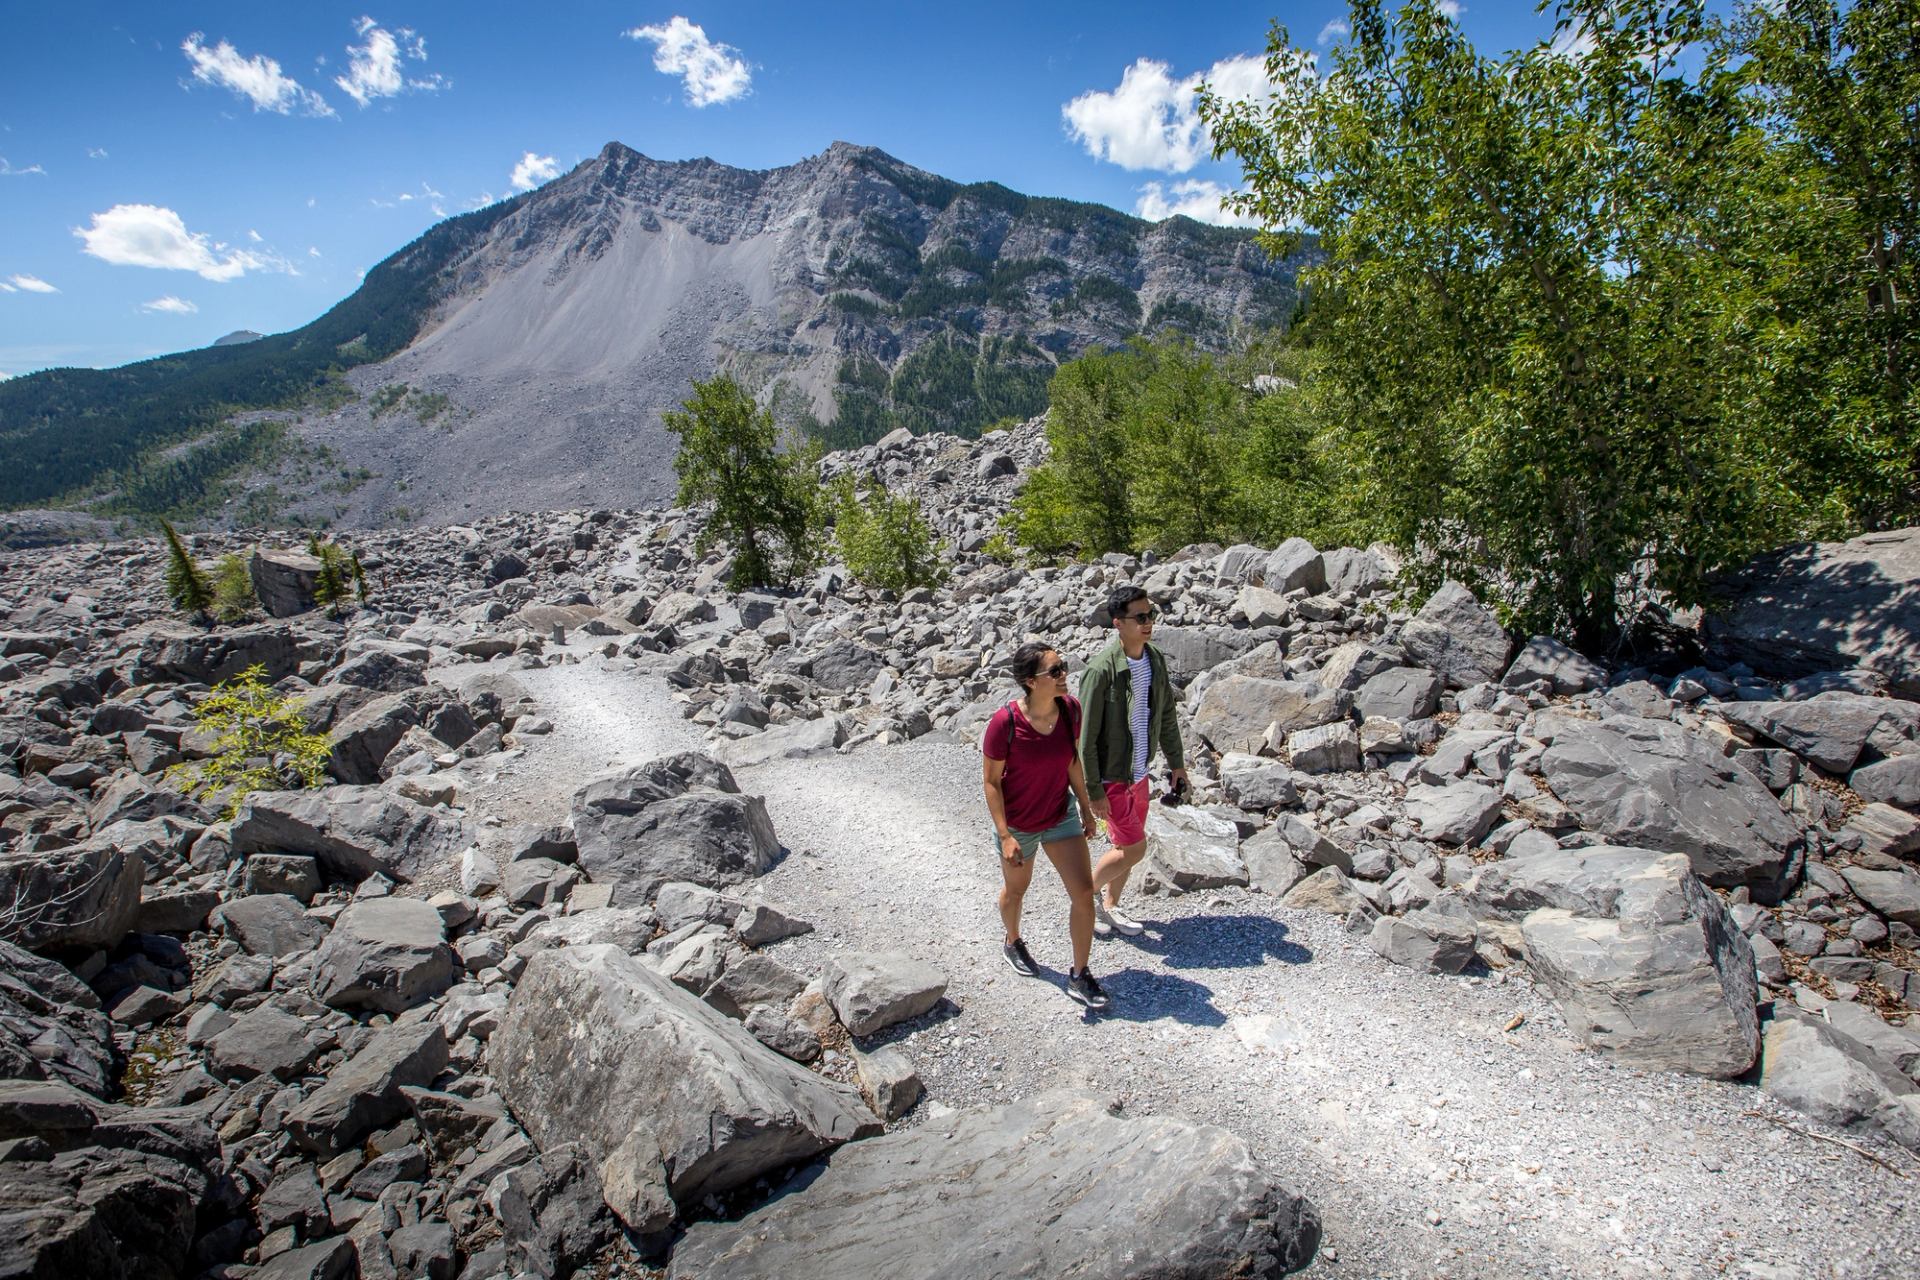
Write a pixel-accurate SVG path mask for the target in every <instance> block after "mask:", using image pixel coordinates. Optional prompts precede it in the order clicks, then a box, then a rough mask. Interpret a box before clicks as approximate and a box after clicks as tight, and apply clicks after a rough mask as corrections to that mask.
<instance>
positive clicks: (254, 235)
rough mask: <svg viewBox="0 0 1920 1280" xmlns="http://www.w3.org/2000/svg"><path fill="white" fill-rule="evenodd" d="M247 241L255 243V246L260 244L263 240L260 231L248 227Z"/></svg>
mask: <svg viewBox="0 0 1920 1280" xmlns="http://www.w3.org/2000/svg"><path fill="white" fill-rule="evenodd" d="M247 239H249V240H251V241H253V242H254V243H255V244H259V243H260V239H261V237H260V233H259V232H258V231H255V230H254V229H253V228H252V227H248V228H247Z"/></svg>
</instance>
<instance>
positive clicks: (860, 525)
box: [833, 478, 946, 591]
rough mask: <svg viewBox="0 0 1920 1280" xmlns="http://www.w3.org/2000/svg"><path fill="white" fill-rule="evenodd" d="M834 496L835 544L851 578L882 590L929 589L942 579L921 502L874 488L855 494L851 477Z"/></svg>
mask: <svg viewBox="0 0 1920 1280" xmlns="http://www.w3.org/2000/svg"><path fill="white" fill-rule="evenodd" d="M836 498H837V501H836V504H835V505H836V510H835V519H834V534H833V536H834V544H835V547H836V548H837V550H838V551H839V553H840V558H841V559H842V560H843V561H845V562H846V566H847V571H848V572H849V573H851V574H853V576H854V577H855V578H858V579H859V580H860V581H861V582H864V583H866V584H867V585H868V586H871V587H879V588H881V589H882V590H885V591H911V590H913V589H914V588H915V587H931V586H935V585H937V584H938V583H939V582H940V581H941V580H942V579H944V578H945V576H946V573H945V569H944V567H943V566H942V565H941V563H940V551H941V548H942V544H941V542H940V540H939V539H938V538H936V537H934V534H933V528H932V526H931V525H929V524H928V523H927V520H926V516H925V515H924V514H923V513H922V512H921V510H920V504H919V502H917V501H916V500H914V499H913V498H911V497H909V496H907V495H906V494H898V495H896V494H890V493H888V492H887V491H886V490H885V489H882V488H877V487H876V488H874V489H872V490H870V491H869V492H868V493H867V495H866V497H865V498H864V499H862V498H859V497H856V496H855V494H854V491H853V485H852V483H851V479H850V478H848V480H847V482H846V483H844V484H843V485H842V486H841V488H840V489H839V491H838V493H837V494H836Z"/></svg>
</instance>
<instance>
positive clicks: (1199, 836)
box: [1142, 805, 1247, 893]
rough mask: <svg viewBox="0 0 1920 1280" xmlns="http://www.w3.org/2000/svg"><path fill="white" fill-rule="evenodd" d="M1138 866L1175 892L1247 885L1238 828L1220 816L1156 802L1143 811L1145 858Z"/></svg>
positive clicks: (1245, 866)
mask: <svg viewBox="0 0 1920 1280" xmlns="http://www.w3.org/2000/svg"><path fill="white" fill-rule="evenodd" d="M1142 870H1143V871H1145V872H1146V873H1147V874H1148V875H1149V876H1150V878H1151V879H1152V880H1153V881H1155V882H1157V883H1159V884H1161V885H1164V886H1166V887H1168V888H1171V889H1175V890H1178V891H1180V892H1183V893H1184V892H1188V891H1191V890H1195V889H1222V888H1225V887H1227V886H1228V885H1243V884H1245V883H1247V864H1246V863H1245V862H1244V861H1242V860H1241V857H1240V828H1239V827H1237V826H1235V825H1234V824H1233V823H1232V822H1230V821H1228V820H1227V819H1225V818H1222V817H1219V816H1217V815H1215V814H1211V813H1208V812H1206V811H1205V810H1203V809H1196V808H1193V807H1192V806H1191V805H1181V806H1180V807H1178V808H1174V809H1169V808H1167V807H1166V806H1164V805H1155V806H1153V808H1152V809H1151V810H1150V811H1149V812H1148V814H1147V856H1146V858H1145V860H1144V862H1143V863H1142Z"/></svg>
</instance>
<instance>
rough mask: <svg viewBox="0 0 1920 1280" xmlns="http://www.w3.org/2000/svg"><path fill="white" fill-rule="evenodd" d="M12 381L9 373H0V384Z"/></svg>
mask: <svg viewBox="0 0 1920 1280" xmlns="http://www.w3.org/2000/svg"><path fill="white" fill-rule="evenodd" d="M12 380H13V375H12V374H10V373H0V382H11V381H12Z"/></svg>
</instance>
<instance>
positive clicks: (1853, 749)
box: [1719, 692, 1894, 774]
mask: <svg viewBox="0 0 1920 1280" xmlns="http://www.w3.org/2000/svg"><path fill="white" fill-rule="evenodd" d="M1893 705H1894V704H1893V703H1891V702H1889V701H1888V700H1887V699H1885V698H1869V697H1867V696H1865V695H1863V694H1858V693H1841V692H1834V693H1823V694H1820V695H1818V696H1817V697H1813V698H1809V699H1807V700H1806V701H1805V702H1728V703H1723V704H1722V705H1721V706H1720V708H1719V711H1720V714H1721V715H1723V716H1725V717H1726V718H1727V719H1728V720H1731V721H1732V722H1733V723H1734V724H1737V725H1741V726H1743V727H1745V728H1746V729H1749V730H1751V731H1752V732H1754V733H1757V734H1759V735H1760V736H1761V737H1763V738H1766V739H1767V740H1768V741H1770V742H1777V743H1779V744H1780V745H1781V746H1783V747H1785V748H1787V749H1788V750H1789V751H1792V752H1794V753H1795V754H1797V755H1800V756H1803V757H1805V758H1806V759H1807V760H1808V761H1810V762H1812V763H1813V764H1817V765H1819V766H1820V767H1821V768H1822V769H1825V770H1826V771H1827V772H1828V773H1833V774H1843V773H1846V772H1847V771H1848V770H1850V769H1852V768H1853V766H1854V763H1855V762H1856V761H1857V760H1859V758H1860V753H1861V752H1862V751H1863V750H1865V749H1866V745H1867V740H1868V739H1870V738H1871V737H1873V731H1874V730H1875V729H1877V728H1879V727H1880V721H1881V720H1882V718H1884V716H1885V714H1886V711H1887V709H1888V708H1889V707H1891V706H1893Z"/></svg>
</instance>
